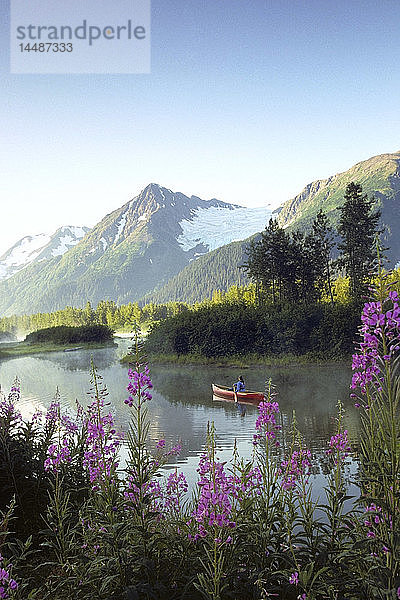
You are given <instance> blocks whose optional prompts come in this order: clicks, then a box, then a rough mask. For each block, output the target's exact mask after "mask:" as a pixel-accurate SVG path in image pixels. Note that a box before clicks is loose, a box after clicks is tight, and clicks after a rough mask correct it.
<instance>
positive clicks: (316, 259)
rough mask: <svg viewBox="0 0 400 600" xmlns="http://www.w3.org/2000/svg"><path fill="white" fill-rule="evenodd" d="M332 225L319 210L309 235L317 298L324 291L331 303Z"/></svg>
mask: <svg viewBox="0 0 400 600" xmlns="http://www.w3.org/2000/svg"><path fill="white" fill-rule="evenodd" d="M334 239H335V236H334V233H333V227H331V226H330V225H329V220H328V217H327V216H326V214H325V213H324V212H323V211H322V210H320V211H319V212H318V214H317V216H316V217H315V219H314V221H313V224H312V231H311V234H310V236H309V244H310V246H311V256H312V262H313V267H314V272H315V284H316V288H317V293H318V296H319V298H320V299H321V296H322V294H323V292H324V291H325V292H326V294H327V296H328V298H329V299H330V301H331V302H332V303H333V292H332V249H333V247H334V245H335V241H334Z"/></svg>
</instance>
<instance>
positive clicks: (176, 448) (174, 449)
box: [167, 444, 182, 456]
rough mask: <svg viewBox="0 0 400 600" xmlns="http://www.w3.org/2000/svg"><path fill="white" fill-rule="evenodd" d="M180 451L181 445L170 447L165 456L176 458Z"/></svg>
mask: <svg viewBox="0 0 400 600" xmlns="http://www.w3.org/2000/svg"><path fill="white" fill-rule="evenodd" d="M181 451H182V444H176V446H172V448H171V450H168V452H167V456H177V455H178V454H180V453H181Z"/></svg>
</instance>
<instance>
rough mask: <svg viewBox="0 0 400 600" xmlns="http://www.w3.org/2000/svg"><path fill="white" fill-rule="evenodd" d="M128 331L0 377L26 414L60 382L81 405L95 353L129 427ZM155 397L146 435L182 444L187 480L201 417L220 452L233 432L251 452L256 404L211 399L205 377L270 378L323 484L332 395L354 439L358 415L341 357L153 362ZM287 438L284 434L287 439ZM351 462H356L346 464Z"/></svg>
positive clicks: (31, 361)
mask: <svg viewBox="0 0 400 600" xmlns="http://www.w3.org/2000/svg"><path fill="white" fill-rule="evenodd" d="M130 345H131V341H130V340H129V339H118V340H117V345H116V346H114V347H108V348H102V349H98V350H92V351H90V350H78V351H75V352H51V353H47V354H37V355H35V356H32V355H31V356H26V357H18V358H13V359H9V360H3V361H1V362H0V384H1V386H2V389H3V391H5V392H6V393H7V391H8V389H9V388H10V386H11V384H12V382H13V380H14V377H15V376H16V375H17V376H18V377H19V378H20V380H21V387H22V397H21V403H20V410H21V412H22V413H23V415H24V416H30V415H31V414H32V413H33V412H35V411H36V410H37V409H43V408H46V407H47V406H49V404H50V403H51V401H52V399H53V397H54V395H55V393H56V389H57V387H58V389H59V392H60V396H61V406H62V409H63V410H64V411H67V412H69V413H70V414H74V412H75V409H76V400H78V401H79V402H80V403H81V404H83V405H84V406H86V405H87V403H88V402H90V364H91V359H93V361H94V364H95V365H96V367H97V369H98V372H99V374H100V375H101V376H102V378H103V383H104V384H105V385H106V387H107V390H108V397H107V401H108V402H109V403H110V409H111V411H112V412H113V413H114V414H115V416H116V419H117V423H118V424H119V426H120V427H121V428H122V429H123V430H125V431H126V430H127V429H128V425H129V418H130V412H129V409H128V407H127V406H126V405H125V404H124V400H125V398H127V396H128V394H127V392H126V386H127V385H128V377H127V366H126V365H121V364H120V363H119V359H120V358H121V357H122V356H124V355H125V354H126V353H127V350H128V347H129V346H130ZM150 373H151V376H152V380H153V384H154V390H153V399H152V400H151V401H150V402H148V403H147V409H148V412H149V418H150V422H151V424H150V437H151V443H152V445H153V446H155V444H156V442H157V441H158V440H159V439H165V440H166V442H167V446H172V445H175V444H176V443H177V442H180V443H181V444H182V452H181V454H180V456H179V457H178V459H173V460H174V461H176V462H173V463H171V464H170V465H168V468H173V467H174V466H183V467H184V471H185V474H186V475H187V477H188V480H189V483H192V484H193V482H194V481H195V479H196V467H197V464H198V458H199V455H200V453H201V452H202V450H203V448H204V443H205V438H206V432H207V423H208V422H211V421H214V423H215V428H216V433H217V446H218V449H219V451H218V455H219V457H220V458H221V459H223V460H229V459H230V458H231V457H232V451H233V448H234V443H235V440H236V443H237V448H238V451H239V454H240V455H241V456H243V457H244V458H250V457H251V453H252V451H253V444H252V440H253V434H254V425H255V421H256V418H257V412H258V411H257V407H254V406H246V407H245V412H244V414H243V410H240V407H238V406H236V405H235V404H234V403H228V402H222V401H218V402H216V401H213V396H212V390H211V383H218V384H221V385H232V383H233V382H234V381H236V380H237V376H238V375H239V374H242V375H243V376H244V379H245V382H246V386H247V389H256V390H261V391H262V390H263V389H264V385H265V381H267V380H268V379H269V378H271V379H272V382H273V384H274V385H275V386H276V392H277V397H276V400H277V401H278V402H279V406H280V411H281V416H282V424H283V426H284V431H287V430H288V428H289V426H290V424H291V422H292V418H293V411H295V415H296V421H297V426H298V428H299V429H300V431H301V433H302V434H303V436H304V442H305V444H306V445H307V447H309V448H310V449H311V451H312V454H313V474H314V475H315V484H316V487H317V488H321V486H323V484H324V481H325V477H324V475H325V474H326V473H327V470H328V459H327V456H326V454H325V451H326V449H327V442H328V441H329V439H330V437H331V436H332V435H334V434H335V433H336V420H335V419H336V413H337V403H338V401H339V400H341V401H342V402H343V404H344V407H345V409H346V412H345V417H344V428H346V429H348V431H349V436H350V439H351V441H352V443H353V445H354V444H356V443H357V438H358V432H359V417H358V412H357V409H355V408H354V404H353V402H352V401H351V400H350V399H349V385H350V381H351V369H350V367H349V366H347V365H345V364H330V365H307V366H304V365H301V366H292V367H276V368H266V367H256V368H249V369H242V370H238V369H237V368H232V367H223V368H217V367H205V366H204V367H203V366H199V365H195V366H173V365H168V366H152V365H151V364H150ZM288 443H289V440H288V439H287V437H286V444H288ZM355 470H356V465H355V463H352V464H351V465H350V471H351V472H352V473H354V472H355Z"/></svg>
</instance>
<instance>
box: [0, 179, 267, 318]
mask: <svg viewBox="0 0 400 600" xmlns="http://www.w3.org/2000/svg"><path fill="white" fill-rule="evenodd" d="M270 214H271V211H270V210H269V209H268V208H245V207H242V206H238V205H233V204H228V203H225V202H221V201H219V200H216V199H212V200H202V199H201V198H198V197H197V196H191V197H188V196H185V195H184V194H181V193H179V192H178V193H174V192H172V191H171V190H169V189H167V188H163V187H161V186H159V185H157V184H150V185H148V186H147V187H146V188H145V189H144V190H143V191H142V192H141V193H140V194H139V195H138V196H136V197H135V198H133V199H132V200H130V201H129V202H127V203H126V204H125V205H124V206H122V207H121V208H119V209H117V210H115V211H113V212H112V213H110V214H109V215H107V216H106V217H104V219H102V220H101V221H100V222H99V223H98V224H97V225H96V226H95V227H93V229H92V230H90V232H88V233H87V235H86V236H85V237H84V238H83V239H82V240H81V241H80V242H79V243H78V244H76V245H75V246H74V247H73V248H70V249H69V250H68V251H67V252H66V253H65V254H63V255H62V256H61V255H60V256H54V255H52V256H50V257H48V258H47V259H46V260H42V261H40V262H38V261H37V260H35V261H31V263H30V264H29V265H28V266H26V267H25V268H24V269H22V270H21V271H19V272H17V273H15V274H14V275H12V276H11V277H9V278H8V279H6V280H4V281H0V314H13V313H16V314H19V313H24V312H30V313H31V312H35V311H51V310H55V309H57V308H62V307H64V306H66V305H74V306H82V305H84V304H85V303H86V301H87V300H89V301H90V302H91V303H92V304H97V302H99V301H100V300H103V299H112V300H115V301H117V302H120V303H124V302H129V301H134V300H138V299H140V298H142V297H143V296H144V295H145V294H146V293H148V292H150V291H153V290H155V289H157V288H159V287H161V286H163V285H164V284H165V283H167V282H168V281H169V279H171V277H173V276H174V275H176V274H177V273H178V272H179V271H181V270H182V269H183V268H184V267H185V266H186V265H188V264H189V263H190V262H191V261H193V260H195V259H196V258H198V257H199V256H201V255H203V254H206V253H207V252H209V251H210V250H213V249H215V248H218V247H219V246H221V245H223V244H227V243H229V242H231V241H233V240H238V239H243V238H245V237H248V236H249V235H251V234H253V233H255V232H257V231H260V230H261V229H263V227H264V226H265V223H266V221H267V220H268V218H269V215H270Z"/></svg>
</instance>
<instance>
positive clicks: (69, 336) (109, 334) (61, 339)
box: [0, 325, 114, 358]
mask: <svg viewBox="0 0 400 600" xmlns="http://www.w3.org/2000/svg"><path fill="white" fill-rule="evenodd" d="M113 334H114V332H113V330H112V329H110V327H107V326H106V325H83V326H80V327H72V326H67V325H59V326H57V327H47V328H45V329H38V330H37V331H32V332H31V333H29V334H28V335H27V336H26V338H25V340H24V341H23V342H15V343H12V344H11V343H10V344H7V346H6V347H4V348H3V349H1V350H0V358H8V357H13V356H19V355H23V354H36V353H38V352H54V351H57V352H59V351H60V350H64V352H68V351H72V350H78V349H87V348H99V347H102V346H104V345H105V344H110V343H112V342H113Z"/></svg>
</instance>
